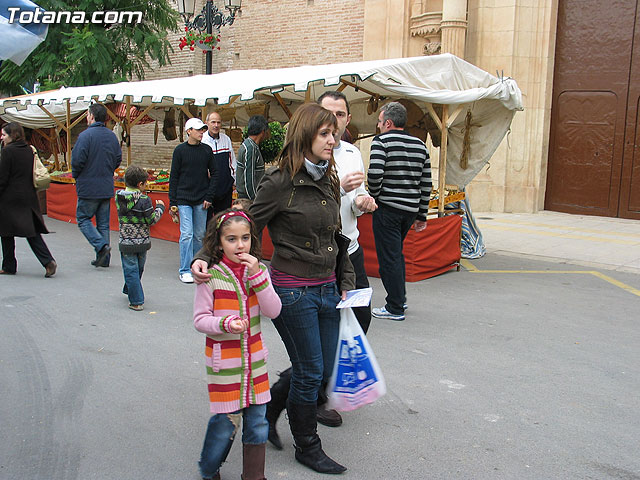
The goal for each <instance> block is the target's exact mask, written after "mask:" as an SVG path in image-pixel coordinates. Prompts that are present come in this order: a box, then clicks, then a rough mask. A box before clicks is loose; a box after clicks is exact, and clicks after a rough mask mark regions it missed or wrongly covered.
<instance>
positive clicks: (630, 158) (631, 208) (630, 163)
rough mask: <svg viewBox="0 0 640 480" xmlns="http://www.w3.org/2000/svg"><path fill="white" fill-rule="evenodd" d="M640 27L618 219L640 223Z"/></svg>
mask: <svg viewBox="0 0 640 480" xmlns="http://www.w3.org/2000/svg"><path fill="white" fill-rule="evenodd" d="M639 121H640V27H639V26H638V24H637V22H636V30H635V32H634V40H633V53H632V56H631V74H630V75H629V101H628V108H627V125H626V132H625V141H624V156H623V159H622V183H621V186H620V207H619V216H620V217H624V218H635V219H638V220H640V125H639V123H640V122H639Z"/></svg>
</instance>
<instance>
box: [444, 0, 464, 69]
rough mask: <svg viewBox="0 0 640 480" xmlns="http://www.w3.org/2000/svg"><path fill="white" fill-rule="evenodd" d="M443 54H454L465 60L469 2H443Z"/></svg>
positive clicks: (445, 0)
mask: <svg viewBox="0 0 640 480" xmlns="http://www.w3.org/2000/svg"><path fill="white" fill-rule="evenodd" d="M440 28H441V31H442V47H441V52H442V53H452V54H453V55H455V56H457V57H460V58H464V47H465V40H466V36H467V35H466V34H467V0H443V2H442V23H441V24H440Z"/></svg>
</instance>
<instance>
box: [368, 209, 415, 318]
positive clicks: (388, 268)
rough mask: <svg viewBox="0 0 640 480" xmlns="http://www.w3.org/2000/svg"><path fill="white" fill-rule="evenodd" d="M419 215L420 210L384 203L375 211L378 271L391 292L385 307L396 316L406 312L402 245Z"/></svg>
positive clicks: (374, 233)
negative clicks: (404, 208) (409, 210)
mask: <svg viewBox="0 0 640 480" xmlns="http://www.w3.org/2000/svg"><path fill="white" fill-rule="evenodd" d="M417 216H418V214H417V213H412V212H405V211H403V210H398V209H396V208H391V207H387V206H385V205H383V204H380V205H379V206H378V209H377V210H376V211H375V212H373V221H372V227H373V238H374V239H375V242H376V254H377V255H378V271H379V272H380V278H381V279H382V284H383V285H384V289H385V290H386V291H387V298H386V299H385V300H386V302H387V303H386V305H385V307H386V309H387V311H388V312H390V313H392V314H394V315H402V314H403V313H404V303H405V301H406V288H405V284H404V282H405V275H406V274H405V266H404V255H403V254H402V246H403V242H404V239H405V237H406V236H407V233H409V229H410V228H411V225H413V222H414V221H415V219H416V217H417Z"/></svg>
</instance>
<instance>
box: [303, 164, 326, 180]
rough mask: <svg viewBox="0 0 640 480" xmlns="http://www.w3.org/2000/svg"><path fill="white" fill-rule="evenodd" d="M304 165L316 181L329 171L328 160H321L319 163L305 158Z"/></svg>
mask: <svg viewBox="0 0 640 480" xmlns="http://www.w3.org/2000/svg"><path fill="white" fill-rule="evenodd" d="M304 166H305V168H306V169H307V173H308V174H309V176H310V177H311V178H313V180H314V181H316V182H317V181H318V180H320V179H321V178H322V177H324V175H325V174H326V173H327V169H328V168H329V162H328V161H327V160H320V161H319V162H318V163H317V164H315V163H313V162H311V161H309V160H307V159H306V158H305V159H304Z"/></svg>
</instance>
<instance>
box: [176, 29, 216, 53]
mask: <svg viewBox="0 0 640 480" xmlns="http://www.w3.org/2000/svg"><path fill="white" fill-rule="evenodd" d="M184 32H185V34H184V37H181V38H180V43H179V44H178V46H179V47H180V50H182V49H183V48H184V47H189V50H195V49H196V47H198V48H201V49H202V50H204V51H208V50H213V49H214V48H217V49H218V50H220V47H217V46H216V45H217V44H218V42H219V41H220V35H219V34H217V33H216V34H213V33H206V32H200V31H199V30H193V29H191V30H190V29H189V28H187V27H185V28H184Z"/></svg>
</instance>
